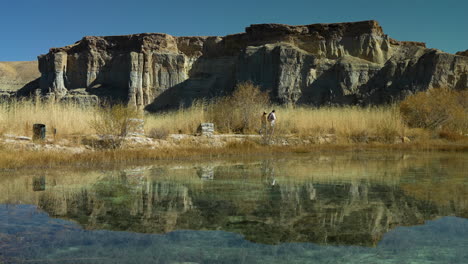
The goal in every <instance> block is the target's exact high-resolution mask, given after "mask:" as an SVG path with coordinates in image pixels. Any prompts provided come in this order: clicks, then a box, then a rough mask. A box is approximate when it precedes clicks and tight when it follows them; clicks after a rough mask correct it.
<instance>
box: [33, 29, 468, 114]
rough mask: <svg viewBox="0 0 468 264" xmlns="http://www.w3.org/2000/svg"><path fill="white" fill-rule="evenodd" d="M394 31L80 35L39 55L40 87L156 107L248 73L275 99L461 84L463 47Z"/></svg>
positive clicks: (392, 93)
mask: <svg viewBox="0 0 468 264" xmlns="http://www.w3.org/2000/svg"><path fill="white" fill-rule="evenodd" d="M464 54H465V53H459V54H458V55H453V54H448V53H444V52H441V51H438V50H434V49H427V48H426V47H425V45H424V43H418V42H404V41H396V40H394V39H391V38H390V37H388V36H387V35H385V34H384V33H383V30H382V28H381V27H380V26H379V24H378V23H377V22H376V21H361V22H353V23H336V24H312V25H304V26H288V25H281V24H260V25H251V26H249V27H247V28H246V32H245V33H240V34H234V35H228V36H225V37H173V36H170V35H167V34H159V33H147V34H136V35H128V36H107V37H84V38H83V39H82V40H81V41H79V42H77V43H75V44H73V45H70V46H66V47H62V48H54V49H51V50H50V52H49V53H48V54H46V55H42V56H39V69H40V71H41V74H42V76H41V81H40V86H41V89H42V93H43V94H46V93H53V94H54V95H55V96H56V97H55V98H58V99H60V98H61V97H63V96H64V95H65V94H66V93H71V92H72V91H73V90H76V89H83V88H84V89H85V90H86V92H87V93H88V95H95V96H98V97H105V98H110V99H114V100H124V101H127V102H128V103H129V104H131V105H135V106H138V107H146V109H148V110H161V109H168V108H175V107H179V106H181V105H182V106H187V105H189V104H191V103H192V101H193V100H195V99H201V98H211V97H215V96H221V95H226V94H229V93H230V92H232V90H233V88H234V86H235V85H236V84H237V83H238V82H241V81H247V80H250V81H253V82H254V83H255V84H258V85H260V86H261V87H262V89H264V90H266V91H269V92H270V95H271V97H272V99H273V100H274V101H276V102H281V103H299V104H312V105H317V106H320V105H325V104H380V103H388V102H391V101H394V100H398V99H401V98H403V97H404V96H406V95H407V94H411V93H414V92H415V91H420V90H426V89H431V88H437V87H449V88H456V89H467V88H468V57H466V56H464Z"/></svg>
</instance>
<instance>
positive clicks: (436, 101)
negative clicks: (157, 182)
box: [0, 85, 468, 168]
mask: <svg viewBox="0 0 468 264" xmlns="http://www.w3.org/2000/svg"><path fill="white" fill-rule="evenodd" d="M244 88H245V90H244V91H240V92H239V91H238V93H237V94H236V93H234V95H233V96H230V97H225V98H219V99H217V100H213V101H197V102H194V103H193V104H192V106H191V107H188V108H181V109H178V110H174V111H169V112H164V113H147V112H144V111H142V110H136V109H134V108H129V107H126V106H122V105H116V106H112V107H111V106H108V107H101V106H80V105H78V104H72V103H67V104H63V103H53V102H52V103H51V102H46V101H40V100H38V101H34V100H13V101H8V102H2V103H0V138H2V135H4V136H5V135H8V134H10V135H15V136H29V137H31V136H32V125H33V124H35V123H43V124H46V126H47V130H48V132H47V133H48V138H49V140H51V141H52V142H59V141H60V140H61V139H73V140H69V142H72V144H75V145H77V146H79V145H81V144H82V142H83V141H80V140H81V139H82V138H85V137H88V136H89V137H90V136H93V135H109V134H111V135H113V136H121V134H122V133H123V131H125V129H126V126H127V125H128V124H127V120H128V119H129V118H141V119H144V122H145V133H146V135H147V136H149V137H152V138H157V139H159V140H164V139H166V137H167V135H168V134H178V133H179V134H194V133H195V132H196V130H197V128H198V126H199V125H200V123H203V122H213V123H214V124H215V130H216V133H219V134H229V133H237V134H258V131H259V130H260V128H261V115H262V113H263V111H265V112H270V111H271V110H272V109H275V110H276V114H277V118H278V119H277V123H276V126H275V131H274V136H275V137H276V138H277V139H278V138H279V139H280V140H277V141H276V142H280V141H281V138H295V139H299V140H301V142H305V141H308V142H317V138H320V137H322V138H323V137H329V136H330V135H332V136H333V138H334V140H333V142H332V143H330V142H327V143H330V144H325V145H320V144H315V143H312V144H305V145H304V146H302V145H301V144H302V143H301V144H295V145H291V146H279V145H278V144H273V145H270V144H264V143H262V142H260V141H258V140H257V141H255V140H253V141H246V142H243V143H232V144H231V143H230V144H227V145H226V146H224V147H223V148H210V147H206V146H201V145H200V144H198V145H197V144H193V142H192V143H191V142H190V141H187V142H184V143H183V144H182V145H179V146H178V147H177V148H173V147H159V148H157V150H151V149H144V148H141V149H122V148H118V149H99V150H98V149H94V150H92V151H87V152H85V153H81V154H72V153H62V152H47V151H31V150H24V149H14V150H12V149H11V148H10V147H6V146H4V145H2V143H0V157H1V158H0V168H19V167H23V166H29V165H34V166H35V165H37V166H55V165H64V164H67V163H75V164H81V165H89V164H101V163H113V162H135V161H141V160H157V159H177V158H188V157H193V156H200V157H204V158H206V157H212V156H220V155H249V154H273V153H281V152H298V153H304V152H311V151H316V150H324V149H327V150H332V151H333V150H337V149H338V150H343V149H356V148H370V149H373V148H379V149H382V148H384V149H397V150H402V149H419V150H421V149H422V150H431V149H432V150H455V151H466V150H467V149H468V137H467V135H466V134H467V133H468V131H467V130H468V118H467V111H468V110H467V109H468V103H467V102H468V101H467V98H468V96H466V91H462V92H460V94H459V93H458V92H452V91H449V90H446V89H445V90H444V89H443V90H436V92H434V91H430V92H426V93H422V94H421V95H418V94H416V95H414V96H410V97H409V98H408V99H407V100H405V101H403V102H402V103H400V104H399V105H397V104H395V105H389V106H379V107H357V106H345V107H321V108H314V107H306V106H296V107H291V106H289V107H288V106H284V105H283V106H278V105H272V104H270V103H269V102H268V100H267V99H266V98H267V97H266V96H265V94H261V92H258V91H252V89H254V90H255V89H257V88H256V87H254V86H251V85H246V86H245V87H244ZM252 93H253V94H255V93H257V95H256V96H255V97H249V96H248V94H252ZM245 98H248V99H245ZM441 102H442V103H443V105H447V104H450V107H445V108H444V107H443V105H441ZM53 131H56V132H57V133H56V135H53V133H52V132H53ZM309 139H310V140H309ZM396 142H400V143H401V142H404V143H405V144H395V143H396ZM46 152H47V153H46Z"/></svg>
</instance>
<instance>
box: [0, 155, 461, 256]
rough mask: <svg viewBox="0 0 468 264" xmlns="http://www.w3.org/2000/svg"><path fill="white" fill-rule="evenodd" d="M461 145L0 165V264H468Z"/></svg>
mask: <svg viewBox="0 0 468 264" xmlns="http://www.w3.org/2000/svg"><path fill="white" fill-rule="evenodd" d="M467 175H468V153H443V152H405V153H399V152H382V151H358V152H339V153H331V152H330V153H317V154H294V155H278V156H268V157H260V156H254V157H241V158H229V159H225V160H221V159H213V160H209V159H207V160H205V161H203V162H201V161H197V162H196V161H160V162H155V163H153V164H146V165H145V166H133V167H129V168H119V169H93V168H83V169H69V168H64V169H44V170H19V171H2V172H0V263H398V264H401V263H467V262H468V252H467V249H468V220H467V218H468V177H467Z"/></svg>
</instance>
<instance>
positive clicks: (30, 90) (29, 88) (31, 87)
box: [16, 77, 41, 97]
mask: <svg viewBox="0 0 468 264" xmlns="http://www.w3.org/2000/svg"><path fill="white" fill-rule="evenodd" d="M40 79H41V78H40V77H39V78H36V79H34V80H32V81H30V82H28V83H27V84H25V85H24V86H23V87H21V88H20V89H19V90H18V91H17V92H16V95H17V96H18V97H30V96H33V95H34V93H35V90H36V89H39V88H40V85H39V81H40Z"/></svg>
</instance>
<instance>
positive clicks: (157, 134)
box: [148, 127, 169, 139]
mask: <svg viewBox="0 0 468 264" xmlns="http://www.w3.org/2000/svg"><path fill="white" fill-rule="evenodd" d="M168 135H169V130H167V129H164V128H156V127H154V128H152V129H151V130H150V131H149V133H148V136H149V137H150V138H155V139H166V138H167V136H168Z"/></svg>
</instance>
